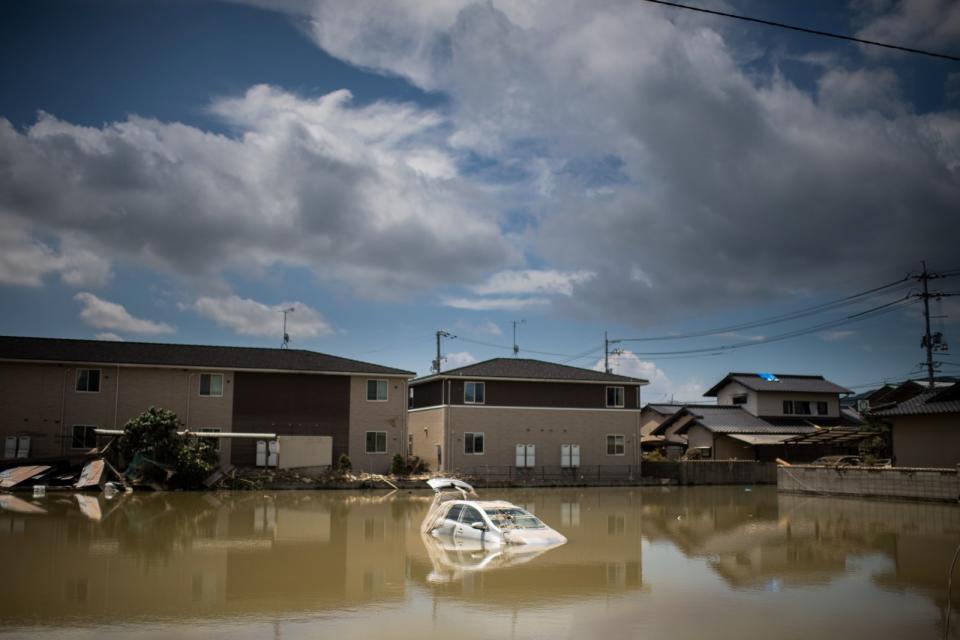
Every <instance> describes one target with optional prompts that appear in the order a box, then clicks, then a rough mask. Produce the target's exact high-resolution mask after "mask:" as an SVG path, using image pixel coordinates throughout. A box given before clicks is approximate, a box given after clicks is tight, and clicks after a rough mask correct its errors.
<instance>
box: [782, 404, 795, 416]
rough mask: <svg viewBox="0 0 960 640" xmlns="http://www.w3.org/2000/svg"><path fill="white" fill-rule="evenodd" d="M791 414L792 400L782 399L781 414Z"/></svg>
mask: <svg viewBox="0 0 960 640" xmlns="http://www.w3.org/2000/svg"><path fill="white" fill-rule="evenodd" d="M791 414H793V400H784V401H783V415H785V416H789V415H791Z"/></svg>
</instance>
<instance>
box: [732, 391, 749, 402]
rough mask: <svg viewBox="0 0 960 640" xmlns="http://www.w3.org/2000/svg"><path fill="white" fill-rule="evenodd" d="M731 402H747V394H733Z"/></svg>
mask: <svg viewBox="0 0 960 640" xmlns="http://www.w3.org/2000/svg"><path fill="white" fill-rule="evenodd" d="M733 404H747V394H745V393H740V394H737V395H735V396H733Z"/></svg>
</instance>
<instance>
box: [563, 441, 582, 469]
mask: <svg viewBox="0 0 960 640" xmlns="http://www.w3.org/2000/svg"><path fill="white" fill-rule="evenodd" d="M560 466H561V467H565V468H571V467H574V468H576V467H579V466H580V445H578V444H562V445H560Z"/></svg>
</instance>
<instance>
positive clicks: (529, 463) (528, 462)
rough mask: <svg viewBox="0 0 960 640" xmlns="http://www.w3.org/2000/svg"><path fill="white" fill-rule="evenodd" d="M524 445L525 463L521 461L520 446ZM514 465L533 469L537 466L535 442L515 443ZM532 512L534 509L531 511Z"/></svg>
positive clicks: (519, 467) (518, 467)
mask: <svg viewBox="0 0 960 640" xmlns="http://www.w3.org/2000/svg"><path fill="white" fill-rule="evenodd" d="M520 447H523V464H517V463H518V462H519V459H518V458H519V454H518V453H517V452H516V451H517V449H518V448H520ZM514 466H515V467H516V468H517V469H533V468H534V467H536V466H537V445H535V444H519V443H518V444H516V445H514ZM531 513H532V511H531Z"/></svg>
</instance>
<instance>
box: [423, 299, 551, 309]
mask: <svg viewBox="0 0 960 640" xmlns="http://www.w3.org/2000/svg"><path fill="white" fill-rule="evenodd" d="M442 303H443V305H444V306H447V307H453V308H454V309H467V310H469V311H518V310H520V309H529V308H531V307H542V306H544V305H549V304H550V300H549V298H443V300H442Z"/></svg>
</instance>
